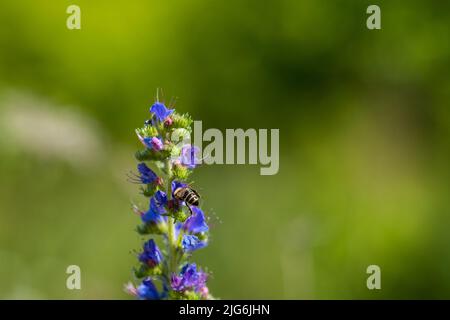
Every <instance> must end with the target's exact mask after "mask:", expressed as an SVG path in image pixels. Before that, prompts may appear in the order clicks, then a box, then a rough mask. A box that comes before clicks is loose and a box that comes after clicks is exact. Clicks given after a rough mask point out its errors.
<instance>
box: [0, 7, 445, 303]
mask: <svg viewBox="0 0 450 320" xmlns="http://www.w3.org/2000/svg"><path fill="white" fill-rule="evenodd" d="M70 4H77V5H79V6H80V7H81V26H82V29H81V30H68V29H67V28H66V19H67V17H68V15H67V14H66V8H67V6H68V5H70ZM369 4H378V5H379V6H380V7H381V11H382V30H375V31H370V30H368V29H367V28H366V19H367V17H368V15H367V14H366V8H367V6H368V5H369ZM449 9H450V5H449V3H448V2H445V1H425V0H415V1H408V2H405V1H399V0H394V1H384V0H377V1H361V0H353V1H350V0H345V1H344V0H342V1H324V0H318V1H313V0H308V1H306V0H277V1H275V0H274V1H264V2H262V1H257V0H246V1H235V0H230V1H206V0H190V1H184V0H177V1H175V0H173V1H150V0H149V1H137V0H128V1H110V0H109V1H106V0H96V1H89V0H84V1H82V0H73V1H53V2H50V1H44V0H38V1H36V0H29V1H24V0H17V1H2V2H1V3H0V297H1V298H13V299H14V298H44V299H47V298H63V299H74V298H75V299H79V298H86V299H106V298H113V299H123V298H129V297H128V296H127V295H126V294H125V293H124V292H123V291H122V285H123V283H125V282H127V281H128V280H129V279H131V267H132V266H133V265H134V261H135V259H134V255H133V253H131V251H132V250H133V249H138V248H139V245H140V238H139V236H138V235H137V234H136V233H134V231H133V229H134V227H135V225H136V224H137V223H138V218H137V217H136V216H135V215H134V214H133V213H132V212H131V210H130V204H131V202H132V201H133V202H137V203H141V204H143V202H144V199H143V198H140V197H139V196H138V190H137V187H136V186H135V185H130V184H128V183H127V182H126V179H125V174H126V172H128V171H129V170H132V169H134V168H135V163H136V162H135V160H134V158H133V153H134V151H135V150H136V149H137V148H138V147H140V145H139V142H138V141H137V139H136V137H135V134H134V128H135V127H138V126H140V125H141V124H142V122H143V120H145V119H146V118H147V116H148V108H149V106H150V105H151V103H152V102H153V99H154V96H155V91H156V88H157V87H162V88H164V91H165V95H166V97H168V98H170V97H171V96H178V97H180V99H179V101H178V103H177V110H179V111H180V112H186V111H188V112H190V113H191V114H192V115H193V117H194V119H197V120H203V126H204V129H206V128H220V129H225V128H279V129H280V171H279V173H278V174H277V175H275V176H260V175H259V166H250V165H240V166H238V165H234V166H231V165H215V166H203V167H201V168H199V169H198V170H196V173H195V175H194V180H195V182H196V186H197V188H198V189H199V191H200V193H201V194H202V195H203V197H204V204H203V208H204V209H205V210H206V211H207V212H208V214H209V216H210V219H211V224H212V231H211V234H212V239H211V243H210V245H209V247H208V248H207V249H205V250H202V251H200V252H198V253H195V254H194V257H193V258H194V260H196V261H197V262H198V263H200V264H201V265H203V266H207V267H208V269H209V270H211V271H212V272H213V274H212V277H211V279H210V281H209V287H210V290H211V292H212V293H213V294H214V295H215V296H217V297H220V298H237V299H241V298H255V299H256V298H274V299H316V298H317V299H325V298H339V299H349V298H358V299H359V298H369V299H372V298H450V232H449V229H450V215H449V213H450V187H449V186H450V183H449V179H450V174H449V173H450V171H449V167H450V166H449V162H450V143H449V141H450V105H449V98H450V77H449V70H450V48H449V41H448V36H449V31H450V30H449V25H450V10H449ZM71 264H76V265H79V266H80V267H81V272H82V290H79V291H77V290H74V291H70V290H67V289H66V286H65V283H66V277H67V275H66V273H65V271H66V267H67V266H68V265H71ZM371 264H376V265H379V266H380V267H381V272H382V274H381V281H382V289H381V290H378V291H377V290H374V291H369V290H368V289H367V288H366V279H367V276H368V275H367V274H366V268H367V266H368V265H371Z"/></svg>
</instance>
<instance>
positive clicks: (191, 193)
mask: <svg viewBox="0 0 450 320" xmlns="http://www.w3.org/2000/svg"><path fill="white" fill-rule="evenodd" d="M173 195H174V197H175V199H178V200H180V201H184V202H185V203H186V206H187V207H188V208H189V211H190V212H191V214H192V209H191V207H190V206H196V207H197V206H198V205H199V202H200V195H199V194H198V192H197V191H195V190H194V189H192V188H190V187H179V188H177V189H175V191H174V192H173Z"/></svg>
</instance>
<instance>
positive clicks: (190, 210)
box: [186, 203, 194, 216]
mask: <svg viewBox="0 0 450 320" xmlns="http://www.w3.org/2000/svg"><path fill="white" fill-rule="evenodd" d="M186 207H188V208H189V212H190V213H191V216H192V215H193V214H194V213H193V212H192V209H191V206H190V205H188V204H187V203H186Z"/></svg>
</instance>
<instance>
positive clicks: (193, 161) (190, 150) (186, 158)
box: [179, 144, 200, 169]
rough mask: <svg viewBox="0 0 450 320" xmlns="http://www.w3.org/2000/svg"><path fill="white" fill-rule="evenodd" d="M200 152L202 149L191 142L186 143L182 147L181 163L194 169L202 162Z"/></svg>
mask: <svg viewBox="0 0 450 320" xmlns="http://www.w3.org/2000/svg"><path fill="white" fill-rule="evenodd" d="M199 152H200V149H199V148H198V147H197V146H194V145H190V144H187V145H184V146H183V147H182V148H181V155H180V158H179V161H180V163H181V164H182V165H183V166H185V167H187V168H189V169H194V168H195V167H196V166H197V165H198V164H200V158H199V157H198V156H197V154H198V153H199Z"/></svg>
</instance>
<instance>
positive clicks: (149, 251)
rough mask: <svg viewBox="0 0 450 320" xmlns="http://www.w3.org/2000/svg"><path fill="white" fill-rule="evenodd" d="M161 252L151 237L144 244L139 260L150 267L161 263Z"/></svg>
mask: <svg viewBox="0 0 450 320" xmlns="http://www.w3.org/2000/svg"><path fill="white" fill-rule="evenodd" d="M161 260H162V254H161V251H160V250H159V248H158V246H157V245H156V243H155V241H154V240H153V239H150V240H149V241H147V242H146V243H145V244H144V251H143V252H142V253H141V254H140V255H139V261H141V262H142V263H145V264H147V265H149V266H150V267H154V266H157V265H158V264H160V263H161Z"/></svg>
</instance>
